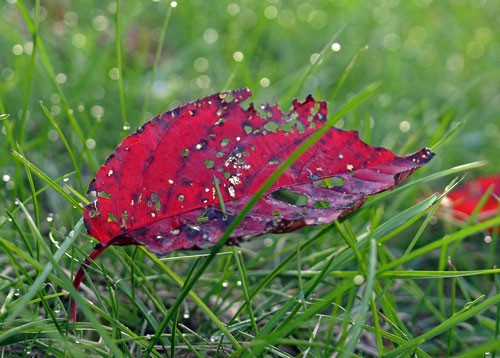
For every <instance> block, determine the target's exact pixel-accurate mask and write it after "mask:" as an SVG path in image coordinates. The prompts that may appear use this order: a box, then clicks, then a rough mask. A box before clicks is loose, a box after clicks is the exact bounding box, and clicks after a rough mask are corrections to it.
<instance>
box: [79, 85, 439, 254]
mask: <svg viewBox="0 0 500 358" xmlns="http://www.w3.org/2000/svg"><path fill="white" fill-rule="evenodd" d="M250 94H251V93H250V91H249V90H248V89H240V90H235V91H229V92H223V93H218V94H214V95H212V96H209V97H206V98H203V99H200V100H198V101H194V102H191V103H188V104H186V105H184V106H181V107H179V108H176V109H174V110H171V111H168V112H165V113H163V114H162V115H160V116H158V117H156V118H154V119H153V120H152V121H150V122H148V123H146V124H145V125H144V126H142V127H141V128H140V129H139V130H138V131H137V132H136V133H134V134H132V135H130V136H128V137H127V138H125V139H124V140H123V142H122V143H121V144H120V145H119V146H118V147H117V148H116V150H115V152H114V154H112V155H111V156H110V157H109V158H108V159H107V160H106V162H105V164H104V165H103V166H102V167H101V168H100V169H99V171H98V172H97V175H96V178H95V179H94V180H93V181H92V183H91V184H90V189H89V192H94V193H95V194H96V195H97V200H96V201H95V202H93V203H92V204H90V205H88V206H87V207H86V208H85V211H84V220H85V224H86V226H87V229H88V232H89V233H90V234H91V235H92V236H94V237H95V238H97V239H98V240H99V241H100V242H101V244H102V245H103V246H107V245H110V244H116V245H126V244H143V245H145V246H146V247H147V248H148V249H149V250H151V251H152V252H155V253H157V254H160V255H164V254H167V253H168V252H170V251H172V250H179V249H193V248H200V247H205V246H207V245H210V244H213V243H215V242H217V241H218V239H219V238H220V236H221V235H222V233H223V232H224V231H225V229H226V228H227V226H228V225H229V223H230V222H231V220H232V219H234V217H235V216H236V215H237V213H238V212H239V211H240V210H241V209H242V208H243V207H244V206H245V204H246V203H247V202H248V201H249V200H250V198H251V197H252V196H253V195H254V194H255V193H256V192H257V191H258V189H259V188H260V186H261V185H262V184H263V183H264V182H265V180H266V179H267V178H268V177H269V176H270V175H271V174H272V173H273V172H274V171H275V170H276V169H277V168H278V166H279V165H280V164H281V163H282V162H283V161H284V160H285V159H286V158H287V157H288V156H289V155H290V154H291V153H292V152H293V151H294V150H295V149H296V148H297V147H298V146H299V145H300V144H301V143H302V142H303V141H304V140H305V139H306V138H307V137H308V136H309V135H310V134H311V133H313V132H314V131H315V130H316V129H317V128H319V127H321V126H322V125H323V124H324V123H325V121H326V120H327V119H326V118H327V109H326V102H316V101H315V100H314V99H313V98H312V97H311V96H309V97H307V98H306V100H305V101H304V102H299V101H297V100H294V101H293V103H292V107H293V108H292V109H291V111H290V112H288V113H286V114H284V113H282V112H281V110H280V109H279V108H278V107H277V106H275V105H272V106H270V105H267V106H263V107H262V111H263V113H264V118H263V117H262V116H261V115H260V114H259V113H258V112H257V111H256V110H255V109H254V107H253V106H252V105H250V107H249V108H248V109H243V108H242V107H241V106H240V103H241V102H243V101H244V100H245V99H246V98H248V97H249V96H250ZM433 155H434V154H433V153H432V152H431V151H430V150H429V149H427V148H424V149H422V150H420V151H419V152H417V153H414V154H412V155H409V156H407V157H397V156H395V155H394V154H393V153H391V152H390V151H389V150H387V149H384V148H380V147H371V146H369V145H367V144H365V143H363V142H362V141H361V140H360V139H359V137H358V133H357V132H355V131H342V130H339V129H336V128H332V129H330V130H329V131H328V132H327V133H326V134H325V135H324V136H323V137H322V138H321V139H320V140H319V141H318V142H317V143H316V144H315V145H314V146H313V147H312V148H310V149H309V150H308V151H307V152H306V153H305V154H304V155H302V156H301V157H300V158H299V159H298V160H297V161H296V162H295V163H294V164H293V165H292V166H291V167H290V168H289V169H288V170H287V171H286V172H285V173H284V174H283V175H282V176H281V177H280V178H279V179H278V181H277V182H276V183H274V185H273V186H272V188H271V190H269V191H268V192H267V193H266V194H265V195H264V196H263V197H262V198H261V200H260V201H259V202H258V203H257V205H255V206H254V207H253V209H252V210H251V211H250V213H249V215H247V217H246V218H245V219H244V221H243V222H242V223H241V224H240V225H239V226H238V228H237V229H236V230H235V231H234V232H233V233H232V235H231V238H230V242H228V244H234V243H236V242H238V241H240V240H241V239H247V238H250V237H253V236H257V235H262V234H264V233H281V232H288V231H292V230H295V229H298V228H300V227H302V226H304V225H318V224H325V223H329V222H332V221H334V220H336V219H338V218H340V217H342V216H345V215H347V214H349V213H350V212H352V211H354V210H356V209H357V208H358V207H359V206H361V205H362V203H363V202H364V201H365V200H366V197H367V196H368V195H372V194H375V193H378V192H381V191H384V190H388V189H391V188H393V187H394V186H395V185H397V184H398V183H400V182H401V181H402V180H404V179H405V178H407V177H408V176H409V175H410V174H411V173H412V172H413V171H415V170H416V169H417V168H419V167H420V166H422V165H424V164H425V163H427V162H428V161H429V160H430V159H431V158H432V157H433ZM214 178H217V180H218V181H219V183H220V184H219V188H220V191H221V193H222V198H223V202H224V203H223V204H224V206H225V209H226V210H227V212H226V214H224V212H223V210H222V208H221V204H220V203H219V200H218V196H217V187H216V186H217V185H216V184H215V181H214ZM325 178H337V179H335V181H337V185H336V186H333V187H321V186H318V185H317V184H318V181H320V180H322V179H325ZM280 190H281V191H283V190H286V191H287V192H285V193H283V192H280ZM290 193H294V194H298V195H302V196H305V197H306V198H307V203H305V204H304V205H300V206H298V205H294V204H291V203H288V202H284V201H283V200H280V199H279V196H280V195H286V194H290Z"/></svg>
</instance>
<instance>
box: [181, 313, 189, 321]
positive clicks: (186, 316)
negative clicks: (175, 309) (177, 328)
mask: <svg viewBox="0 0 500 358" xmlns="http://www.w3.org/2000/svg"><path fill="white" fill-rule="evenodd" d="M182 317H183V318H184V319H188V318H189V317H190V316H189V312H184V314H183V315H182Z"/></svg>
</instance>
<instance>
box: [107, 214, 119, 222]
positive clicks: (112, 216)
mask: <svg viewBox="0 0 500 358" xmlns="http://www.w3.org/2000/svg"><path fill="white" fill-rule="evenodd" d="M108 222H115V223H117V222H118V218H117V217H116V216H114V215H113V214H111V213H108Z"/></svg>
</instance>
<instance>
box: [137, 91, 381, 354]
mask: <svg viewBox="0 0 500 358" xmlns="http://www.w3.org/2000/svg"><path fill="white" fill-rule="evenodd" d="M378 88H379V85H378V84H372V85H370V86H368V87H366V88H365V89H364V90H363V91H361V92H360V93H359V94H358V95H356V96H355V97H354V98H352V99H351V100H350V101H349V102H348V103H347V104H346V105H345V106H344V107H343V108H342V109H341V110H340V111H339V112H337V113H336V114H335V115H334V117H333V118H332V119H331V120H328V122H327V123H325V125H324V126H323V127H321V128H320V129H319V130H317V131H316V132H314V133H313V134H312V135H311V136H310V137H309V138H307V139H306V140H305V141H304V142H303V143H302V144H301V145H300V146H299V147H298V148H297V149H296V150H295V151H294V152H293V153H292V154H291V155H290V156H289V157H288V158H287V159H286V160H285V161H284V162H283V163H282V164H281V165H280V166H279V167H278V169H277V170H276V171H275V172H274V173H273V174H272V175H271V176H270V177H269V178H268V179H267V180H266V181H265V182H264V184H262V186H261V187H260V189H259V190H258V191H257V193H256V194H255V195H254V196H253V197H252V199H250V200H249V202H248V203H247V205H245V207H243V209H242V210H241V211H240V213H239V214H238V215H237V216H236V217H235V219H234V220H233V221H232V222H231V224H230V225H229V227H228V228H227V230H226V231H225V233H224V235H223V236H222V237H221V238H220V239H219V241H218V242H217V243H216V244H215V245H214V246H213V248H212V250H211V252H210V255H209V256H208V257H207V259H206V260H205V261H204V262H203V263H202V264H201V266H200V268H199V269H198V271H197V272H196V273H195V274H194V275H193V278H192V279H191V280H190V281H188V282H186V283H185V285H184V286H183V288H182V290H181V292H180V294H179V296H178V299H177V300H176V301H175V303H174V306H173V307H172V309H174V310H175V309H176V307H178V306H179V305H180V303H181V302H182V301H183V300H184V298H185V297H186V296H187V295H188V293H189V291H190V290H191V289H192V287H193V286H194V284H195V282H196V281H197V280H198V279H199V277H200V276H201V275H202V274H203V272H204V271H205V270H206V268H207V267H208V265H209V264H210V262H212V260H213V259H214V257H215V255H216V254H217V253H218V252H219V251H220V250H221V249H222V247H223V246H224V244H225V243H226V241H227V240H228V239H229V236H230V235H231V233H232V232H233V231H234V230H235V229H236V227H237V226H238V225H239V224H240V222H241V221H242V220H243V219H244V218H245V216H246V215H247V214H248V212H249V211H250V209H251V208H252V207H253V206H254V205H255V204H256V203H257V201H258V200H259V199H260V197H261V196H262V195H263V194H264V193H265V192H267V191H268V190H269V188H270V187H271V186H272V185H273V183H274V182H275V181H276V180H277V179H278V178H279V177H280V176H281V174H283V172H284V171H285V170H286V169H288V168H289V167H290V166H291V165H292V164H293V163H294V162H295V161H296V160H297V159H298V158H299V156H300V155H302V154H303V153H304V152H305V151H307V150H308V149H309V148H310V147H311V146H312V145H314V143H316V141H318V140H319V139H320V138H321V136H322V135H323V134H324V133H326V131H327V130H328V129H329V128H330V127H331V126H332V125H333V124H334V123H336V122H337V121H338V120H339V119H341V118H342V117H343V116H344V115H345V114H347V113H348V112H349V111H350V110H351V109H352V108H354V107H356V106H357V105H358V104H359V103H361V102H362V101H363V100H364V99H365V98H367V97H368V96H370V95H371V94H373V93H374V92H375V91H376V90H377V89H378ZM172 309H171V310H172ZM170 319H171V317H170V314H169V315H167V316H166V317H165V318H164V321H163V323H162V326H161V328H162V329H165V327H166V325H167V322H168V321H169V320H170ZM157 336H158V333H157V334H156V335H155V337H154V338H153V339H152V340H151V344H150V348H151V349H152V347H153V346H154V344H155V342H156V339H157V338H156V337H157ZM146 353H147V352H146Z"/></svg>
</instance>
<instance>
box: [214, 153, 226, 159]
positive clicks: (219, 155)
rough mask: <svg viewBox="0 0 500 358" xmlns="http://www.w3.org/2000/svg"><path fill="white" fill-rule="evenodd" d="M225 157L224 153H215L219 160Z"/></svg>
mask: <svg viewBox="0 0 500 358" xmlns="http://www.w3.org/2000/svg"><path fill="white" fill-rule="evenodd" d="M223 155H224V153H222V152H217V153H215V156H216V157H217V158H221V157H222V156H223Z"/></svg>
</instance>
